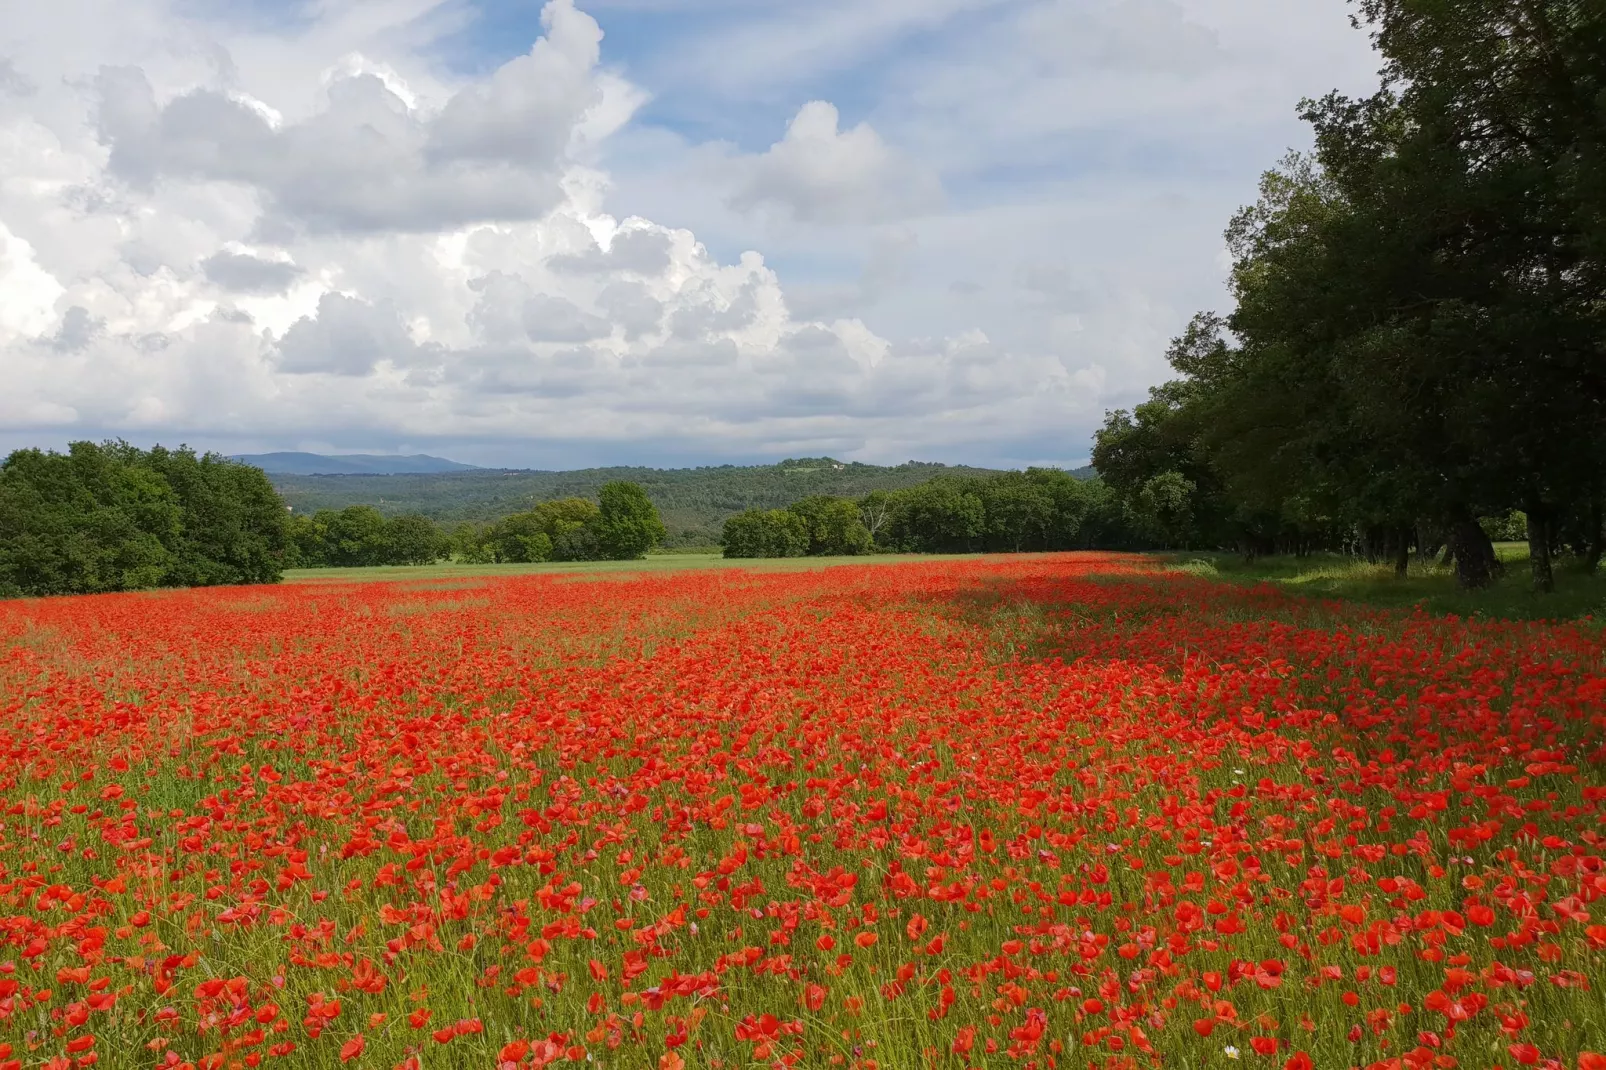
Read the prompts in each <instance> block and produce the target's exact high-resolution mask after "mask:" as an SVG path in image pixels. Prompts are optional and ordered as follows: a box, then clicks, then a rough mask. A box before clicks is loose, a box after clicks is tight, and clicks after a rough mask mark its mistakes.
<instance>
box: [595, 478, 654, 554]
mask: <svg viewBox="0 0 1606 1070" xmlns="http://www.w3.org/2000/svg"><path fill="white" fill-rule="evenodd" d="M597 497H598V498H599V499H600V501H601V515H600V516H598V517H597V519H596V521H595V522H594V523H595V525H596V547H597V553H598V556H599V557H601V558H602V559H603V560H606V561H634V560H635V559H636V558H638V557H645V556H647V551H648V550H650V549H652V548H653V547H654V546H657V545H658V544H659V543H660V542H663V540H664V536H665V535H666V534H667V532H666V531H665V530H664V522H663V520H662V519H660V518H659V516H658V509H657V507H656V506H654V505H653V504H652V501H651V500H650V499H649V498H648V497H647V492H646V491H644V490H642V489H641V487H639V486H638V485H636V484H635V483H629V482H626V481H624V480H614V481H613V482H610V483H604V484H603V485H602V489H601V490H599V491H598V492H597Z"/></svg>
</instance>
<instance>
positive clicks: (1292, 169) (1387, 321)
mask: <svg viewBox="0 0 1606 1070" xmlns="http://www.w3.org/2000/svg"><path fill="white" fill-rule="evenodd" d="M1358 6H1359V9H1360V21H1361V22H1362V23H1363V24H1364V25H1366V26H1368V27H1369V28H1370V29H1371V30H1372V31H1373V34H1374V41H1375V43H1376V45H1377V47H1378V49H1379V51H1380V53H1381V54H1382V56H1383V58H1384V61H1385V68H1384V81H1383V84H1382V85H1381V86H1380V87H1379V90H1378V92H1377V93H1375V94H1374V95H1372V96H1371V97H1368V98H1364V99H1359V100H1355V99H1349V98H1345V97H1342V96H1340V95H1338V94H1333V95H1330V96H1328V97H1326V98H1324V99H1322V100H1320V101H1307V102H1305V103H1304V104H1303V105H1302V110H1301V114H1302V116H1303V118H1304V119H1305V120H1306V121H1307V122H1309V123H1310V124H1311V127H1312V129H1313V131H1314V133H1315V141H1316V149H1315V153H1314V154H1313V155H1311V156H1297V155H1296V156H1291V157H1289V158H1287V159H1285V160H1284V161H1282V163H1281V164H1280V165H1279V166H1278V167H1277V168H1276V169H1275V170H1273V171H1271V172H1269V173H1268V174H1267V175H1266V176H1265V177H1264V178H1263V180H1262V182H1261V186H1260V197H1259V200H1258V202H1257V203H1256V204H1255V205H1253V206H1251V207H1249V208H1246V209H1244V210H1243V211H1241V212H1240V213H1238V215H1237V216H1236V217H1235V218H1234V219H1233V220H1232V223H1231V225H1230V227H1229V228H1228V231H1227V241H1228V246H1229V248H1230V249H1231V251H1232V254H1233V257H1234V266H1233V271H1232V293H1233V297H1234V303H1235V307H1234V309H1233V311H1232V313H1231V314H1230V315H1229V316H1227V317H1225V318H1222V317H1218V316H1215V315H1212V314H1203V315H1201V316H1199V317H1198V318H1196V319H1195V321H1194V323H1193V324H1192V325H1191V326H1190V327H1189V329H1188V331H1187V332H1186V333H1185V334H1184V335H1183V336H1182V337H1181V338H1178V339H1177V340H1176V341H1175V343H1174V344H1173V346H1172V349H1171V352H1170V354H1169V356H1170V361H1171V364H1172V367H1173V368H1174V369H1175V370H1176V372H1177V374H1178V377H1179V378H1178V379H1177V380H1176V381H1174V382H1171V383H1167V384H1165V385H1163V386H1161V387H1158V388H1156V389H1155V390H1154V391H1153V392H1152V393H1151V397H1150V400H1149V401H1147V402H1145V403H1144V404H1142V405H1139V406H1137V407H1136V408H1134V409H1133V410H1132V411H1131V412H1118V413H1112V414H1111V415H1110V417H1109V418H1108V420H1107V421H1106V423H1105V425H1104V428H1103V429H1102V430H1101V431H1100V433H1099V436H1098V444H1097V446H1096V448H1095V451H1094V463H1095V465H1096V466H1097V467H1098V469H1099V471H1100V472H1101V474H1102V475H1103V476H1104V478H1105V479H1106V480H1107V481H1108V482H1109V483H1110V485H1111V486H1112V488H1113V489H1114V490H1115V491H1116V492H1117V493H1118V494H1119V495H1120V497H1121V499H1122V501H1123V503H1124V505H1125V508H1126V509H1127V511H1128V513H1129V514H1130V515H1131V516H1132V518H1133V519H1134V520H1135V521H1136V522H1137V525H1138V527H1139V529H1140V530H1141V531H1142V532H1143V534H1144V536H1145V537H1146V538H1147V539H1148V540H1150V541H1151V542H1155V543H1159V544H1162V545H1185V546H1195V547H1229V546H1230V547H1234V548H1236V549H1237V550H1239V551H1240V552H1241V553H1242V554H1244V555H1245V556H1253V555H1260V554H1268V553H1274V552H1277V551H1293V552H1295V553H1298V554H1304V553H1309V552H1312V551H1313V550H1336V551H1347V552H1351V553H1359V554H1362V555H1364V556H1367V557H1371V558H1387V559H1390V562H1391V563H1392V565H1393V568H1394V572H1395V574H1397V575H1400V576H1402V577H1403V576H1404V574H1405V573H1406V571H1407V568H1408V565H1409V557H1410V555H1411V551H1412V550H1413V549H1414V550H1415V551H1417V553H1418V554H1419V555H1420V556H1421V557H1423V558H1426V557H1429V556H1433V555H1435V554H1436V553H1437V552H1438V551H1439V550H1441V549H1444V548H1445V547H1446V546H1448V548H1449V551H1450V553H1451V555H1452V556H1453V558H1454V561H1455V563H1456V567H1457V576H1458V579H1459V581H1460V582H1461V583H1462V585H1463V586H1466V587H1479V586H1483V585H1486V584H1489V583H1491V582H1493V581H1494V580H1495V579H1497V578H1498V576H1499V573H1500V572H1501V564H1500V562H1499V561H1498V559H1497V558H1496V556H1495V554H1494V551H1493V548H1492V546H1491V543H1490V535H1491V534H1495V535H1514V534H1516V527H1515V525H1514V524H1513V523H1512V522H1511V518H1512V516H1513V513H1514V511H1518V510H1520V511H1521V512H1522V513H1524V514H1526V523H1525V524H1523V525H1522V528H1523V537H1525V538H1527V539H1528V541H1529V544H1530V548H1531V550H1532V552H1531V553H1530V555H1529V562H1530V567H1531V570H1532V582H1533V583H1534V585H1535V586H1536V587H1537V588H1538V589H1540V590H1549V589H1550V588H1551V587H1552V586H1553V583H1554V580H1553V575H1552V568H1551V564H1550V562H1551V557H1552V555H1553V553H1555V552H1556V551H1557V550H1560V549H1565V550H1570V551H1572V552H1574V553H1576V554H1577V555H1578V556H1579V557H1580V558H1581V559H1582V562H1583V563H1584V565H1585V567H1586V568H1588V569H1593V568H1594V567H1595V565H1596V564H1597V563H1598V561H1599V559H1600V557H1601V552H1602V541H1603V538H1606V534H1603V530H1602V511H1603V509H1602V504H1603V503H1602V497H1603V492H1606V379H1603V378H1602V376H1601V375H1600V371H1599V369H1600V368H1601V367H1602V366H1606V301H1603V300H1602V294H1606V149H1603V146H1606V109H1603V108H1601V106H1600V102H1601V100H1603V99H1606V8H1602V7H1601V5H1599V4H1579V3H1575V2H1569V0H1533V2H1532V3H1523V4H1515V5H1514V4H1511V3H1506V2H1504V0H1359V5H1358ZM1164 473H1174V474H1175V476H1176V477H1177V480H1176V481H1174V482H1171V483H1169V484H1165V485H1162V484H1160V483H1155V482H1153V481H1154V480H1156V479H1157V478H1160V477H1162V476H1163V474H1164ZM1183 484H1191V485H1192V490H1191V491H1190V492H1189V493H1188V494H1187V495H1182V494H1181V493H1180V489H1181V487H1182V485H1183ZM1184 497H1186V499H1187V508H1186V509H1184V508H1182V501H1183V498H1184ZM1479 517H1484V518H1498V519H1494V520H1487V521H1485V522H1484V523H1481V524H1480V523H1479V521H1478V518H1479Z"/></svg>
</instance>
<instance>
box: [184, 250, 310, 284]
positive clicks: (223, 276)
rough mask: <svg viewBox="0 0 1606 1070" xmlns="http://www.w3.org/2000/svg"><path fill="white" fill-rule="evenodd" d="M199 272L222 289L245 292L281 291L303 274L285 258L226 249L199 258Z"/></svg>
mask: <svg viewBox="0 0 1606 1070" xmlns="http://www.w3.org/2000/svg"><path fill="white" fill-rule="evenodd" d="M201 273H202V274H204V275H205V276H206V277H207V278H208V279H209V280H211V281H212V282H214V283H216V284H217V285H219V286H221V287H223V288H224V289H225V290H234V291H236V292H239V293H249V294H276V293H283V292H284V291H285V290H288V289H289V288H290V284H291V283H293V282H295V281H296V279H298V278H299V277H300V276H301V275H302V274H303V272H302V270H301V269H300V268H299V267H297V266H296V265H294V264H292V263H290V262H289V261H285V260H264V259H262V258H261V257H257V256H252V255H250V254H249V253H231V252H227V251H222V252H217V253H213V254H212V255H211V256H209V257H207V258H206V259H205V260H203V261H201Z"/></svg>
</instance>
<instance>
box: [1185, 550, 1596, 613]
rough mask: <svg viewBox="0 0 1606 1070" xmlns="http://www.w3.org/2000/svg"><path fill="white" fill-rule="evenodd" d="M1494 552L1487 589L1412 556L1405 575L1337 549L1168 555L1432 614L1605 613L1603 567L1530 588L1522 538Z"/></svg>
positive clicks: (1323, 593)
mask: <svg viewBox="0 0 1606 1070" xmlns="http://www.w3.org/2000/svg"><path fill="white" fill-rule="evenodd" d="M1496 552H1497V553H1498V554H1499V557H1500V559H1501V561H1503V562H1504V563H1505V566H1506V572H1505V575H1504V576H1502V577H1501V578H1500V579H1498V580H1497V581H1496V582H1495V583H1494V585H1493V586H1491V587H1490V588H1489V589H1487V590H1484V591H1463V590H1460V589H1459V588H1458V587H1457V586H1456V583H1455V572H1454V570H1453V569H1449V568H1440V567H1439V566H1438V564H1437V563H1436V562H1433V561H1420V560H1418V559H1416V558H1414V557H1413V558H1412V559H1411V567H1410V571H1409V573H1408V574H1407V575H1406V577H1405V578H1404V579H1403V580H1402V579H1398V578H1396V577H1395V575H1394V566H1393V565H1391V564H1372V563H1369V562H1367V561H1364V560H1358V559H1356V558H1352V557H1344V556H1340V555H1337V554H1313V555H1312V556H1310V557H1305V558H1296V557H1264V558H1258V559H1256V560H1254V561H1245V560H1244V559H1243V558H1242V557H1239V556H1238V555H1236V554H1228V553H1177V554H1169V555H1166V557H1167V559H1168V560H1169V561H1170V562H1171V564H1170V567H1171V568H1172V569H1173V570H1175V571H1178V572H1186V573H1189V574H1191V575H1196V576H1204V577H1208V578H1211V579H1220V580H1224V581H1226V582H1229V583H1245V584H1254V583H1274V584H1276V585H1278V586H1280V587H1282V588H1284V589H1286V590H1288V591H1289V592H1291V593H1294V594H1300V595H1305V596H1308V597H1311V598H1318V599H1338V600H1342V601H1347V602H1360V603H1363V604H1366V605H1374V606H1383V607H1389V608H1396V609H1408V608H1411V607H1413V606H1422V607H1423V608H1424V609H1426V610H1428V611H1429V612H1432V613H1453V614H1455V615H1457V616H1461V617H1488V618H1495V619H1501V620H1577V619H1580V618H1583V617H1590V616H1593V617H1596V618H1601V617H1606V574H1596V575H1594V576H1590V575H1587V574H1586V573H1584V572H1583V571H1582V569H1581V568H1579V567H1578V566H1577V565H1575V564H1574V563H1572V562H1570V561H1567V560H1562V561H1559V562H1558V563H1557V566H1556V590H1555V591H1554V592H1553V593H1551V594H1540V593H1537V592H1536V591H1534V590H1533V587H1532V580H1531V576H1530V573H1529V570H1528V546H1527V544H1526V543H1499V544H1498V545H1497V546H1496Z"/></svg>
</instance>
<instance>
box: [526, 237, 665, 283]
mask: <svg viewBox="0 0 1606 1070" xmlns="http://www.w3.org/2000/svg"><path fill="white" fill-rule="evenodd" d="M669 249H670V239H669V235H668V234H667V233H666V232H664V231H662V230H646V229H630V230H621V231H619V232H618V233H617V234H615V235H614V236H613V241H612V242H610V243H609V245H608V248H607V249H606V250H604V249H603V248H602V247H601V246H598V245H593V246H592V247H591V248H590V249H587V250H586V251H585V252H583V253H575V254H571V255H567V256H555V257H553V258H552V267H553V270H555V271H561V272H566V273H568V274H573V275H588V274H613V273H615V272H621V271H629V272H633V273H635V274H637V275H648V276H652V275H661V274H663V273H664V271H665V270H667V269H668V267H669Z"/></svg>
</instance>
